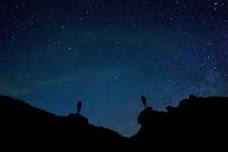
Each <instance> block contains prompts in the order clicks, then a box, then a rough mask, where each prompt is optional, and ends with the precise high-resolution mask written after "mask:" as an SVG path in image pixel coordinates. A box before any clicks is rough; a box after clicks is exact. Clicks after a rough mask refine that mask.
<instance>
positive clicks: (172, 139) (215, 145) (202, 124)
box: [131, 95, 228, 151]
mask: <svg viewBox="0 0 228 152" xmlns="http://www.w3.org/2000/svg"><path fill="white" fill-rule="evenodd" d="M227 122H228V98H225V97H224V98H222V97H204V98H203V97H195V96H193V95H191V96H190V97H189V99H183V100H182V101H180V103H179V106H178V107H171V106H170V107H167V111H166V112H161V111H155V110H153V108H152V107H148V108H146V109H145V110H143V111H142V112H141V114H140V115H139V117H138V123H139V124H141V129H140V130H139V132H138V133H137V134H136V135H134V136H133V137H132V139H131V142H132V143H133V145H137V146H139V147H143V148H145V149H146V148H151V146H153V148H154V149H159V150H171V151H198V150H204V151H205V150H212V149H215V150H216V151H217V150H219V149H228V148H227V137H228V123H227Z"/></svg>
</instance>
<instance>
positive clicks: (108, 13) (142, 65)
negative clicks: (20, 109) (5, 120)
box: [0, 0, 228, 135]
mask: <svg viewBox="0 0 228 152" xmlns="http://www.w3.org/2000/svg"><path fill="white" fill-rule="evenodd" d="M227 59H228V1H227V0H175V1H174V0H157V1H153V0H138V1H136V0H64V1H63V0H62V1H56V0H0V69H1V70H0V94H4V95H10V96H13V97H17V98H20V99H24V100H27V101H29V102H30V103H31V104H32V105H35V106H38V107H40V108H43V109H45V110H47V111H50V112H53V113H55V114H58V115H67V114H68V113H70V112H74V111H75V107H76V103H77V101H78V100H79V99H81V100H83V110H82V114H83V115H85V116H86V117H88V119H89V120H90V122H92V123H94V124H96V125H99V126H100V125H102V126H104V127H109V128H113V129H115V130H116V131H119V132H120V133H122V134H124V135H132V134H134V133H135V132H136V131H137V129H138V127H139V126H138V125H137V122H136V119H137V116H138V114H139V112H140V111H141V110H142V109H143V106H142V105H141V103H140V96H141V95H146V96H147V97H148V99H149V104H150V105H151V106H153V107H154V108H156V109H164V108H165V107H166V106H167V105H177V104H178V101H179V100H180V99H182V98H183V97H186V96H188V95H189V94H195V95H202V96H211V95H217V96H226V95H227V94H228V61H227Z"/></svg>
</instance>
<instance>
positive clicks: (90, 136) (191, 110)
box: [0, 95, 228, 151]
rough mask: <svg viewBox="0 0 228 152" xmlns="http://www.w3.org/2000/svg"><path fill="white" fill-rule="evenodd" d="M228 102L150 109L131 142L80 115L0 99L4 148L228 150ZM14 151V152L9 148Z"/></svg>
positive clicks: (194, 100)
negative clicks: (63, 113)
mask: <svg viewBox="0 0 228 152" xmlns="http://www.w3.org/2000/svg"><path fill="white" fill-rule="evenodd" d="M227 118H228V98H222V97H207V98H205V97H204V98H203V97H196V96H192V95H191V96H190V97H189V99H184V100H182V101H181V102H180V103H179V106H178V107H172V106H169V107H167V111H166V112H163V111H156V110H154V109H153V108H152V107H148V106H146V107H145V109H144V110H143V111H142V112H141V113H140V115H139V117H138V123H139V124H141V129H140V130H139V131H138V133H137V134H136V135H134V136H132V137H131V138H124V137H122V136H121V135H119V134H118V133H117V132H115V131H112V130H110V129H106V128H103V127H96V126H93V125H91V124H90V123H89V122H88V119H87V118H85V117H83V116H82V115H80V114H70V115H68V116H66V117H63V116H56V115H54V114H51V113H48V112H46V111H43V110H41V109H38V108H35V107H32V106H30V105H29V104H27V103H25V102H23V101H18V100H15V99H13V98H10V97H5V96H0V139H1V142H0V144H1V146H4V145H10V146H8V148H11V147H16V148H17V149H20V150H24V149H28V145H29V147H33V148H35V147H39V148H40V147H42V148H46V147H48V148H51V149H53V148H54V149H59V148H61V149H62V148H63V149H64V151H71V150H72V151H77V150H84V151H85V150H87V149H90V148H93V150H100V149H102V150H106V151H110V150H114V149H118V150H123V149H122V147H123V146H124V147H127V148H128V150H130V149H132V148H134V150H136V149H137V150H139V151H144V150H147V151H148V150H151V151H164V150H167V151H168V150H169V151H200V150H201V151H206V150H216V151H220V150H221V149H222V148H223V149H225V150H227V147H226V146H227V143H226V138H227V137H228V124H227V121H228V119H227ZM8 151H9V149H8Z"/></svg>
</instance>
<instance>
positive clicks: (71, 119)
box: [0, 96, 126, 150]
mask: <svg viewBox="0 0 228 152" xmlns="http://www.w3.org/2000/svg"><path fill="white" fill-rule="evenodd" d="M0 124H1V125H0V140H1V141H3V142H1V145H4V144H9V145H10V146H9V147H18V146H20V147H22V149H24V148H28V147H27V146H32V147H43V148H45V147H49V148H55V149H58V148H64V150H67V149H68V150H70V149H74V150H79V149H88V148H91V146H93V145H94V146H97V148H98V149H104V148H105V146H112V147H119V146H120V145H122V144H124V143H125V140H126V139H125V138H124V137H122V136H121V135H119V134H118V133H117V132H114V131H112V130H110V129H106V128H102V127H95V126H93V125H91V124H89V123H88V119H87V118H85V117H83V116H82V115H80V114H70V115H69V116H66V117H63V116H56V115H54V114H51V113H48V112H46V111H43V110H41V109H38V108H35V107H32V106H30V105H29V104H27V103H25V102H23V101H18V100H15V99H13V98H10V97H5V96H0ZM3 143H4V144H3ZM84 145H87V146H85V147H84Z"/></svg>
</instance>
